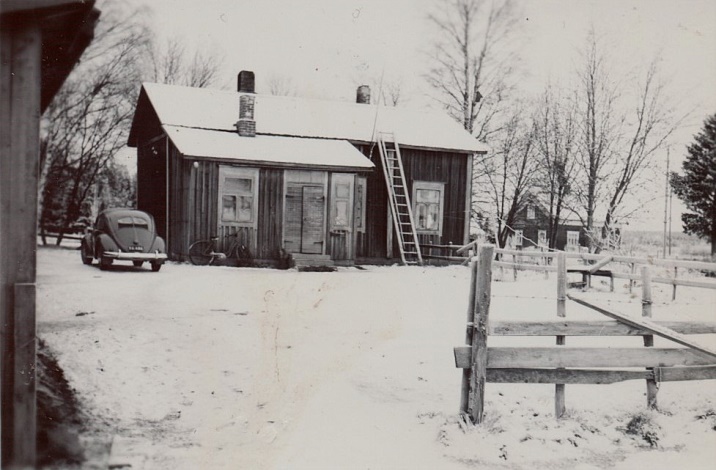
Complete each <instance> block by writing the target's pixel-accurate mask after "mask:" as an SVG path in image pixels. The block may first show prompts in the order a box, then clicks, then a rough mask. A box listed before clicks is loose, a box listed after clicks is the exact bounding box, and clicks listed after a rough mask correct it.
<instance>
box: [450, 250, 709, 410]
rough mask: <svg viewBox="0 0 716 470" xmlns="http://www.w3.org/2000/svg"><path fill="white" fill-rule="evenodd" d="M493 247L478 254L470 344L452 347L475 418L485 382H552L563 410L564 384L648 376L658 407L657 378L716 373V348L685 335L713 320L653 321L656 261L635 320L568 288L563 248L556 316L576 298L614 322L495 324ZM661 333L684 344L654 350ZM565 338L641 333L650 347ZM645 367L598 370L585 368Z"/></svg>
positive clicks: (464, 404)
mask: <svg viewBox="0 0 716 470" xmlns="http://www.w3.org/2000/svg"><path fill="white" fill-rule="evenodd" d="M495 251H498V250H495V249H494V247H493V246H491V245H486V246H483V247H481V248H480V251H479V254H478V256H477V257H476V258H474V259H473V261H472V265H471V269H472V282H471V284H470V297H469V303H468V305H469V306H468V312H467V328H466V340H465V342H466V346H459V347H456V348H454V354H455V365H456V367H458V368H461V369H463V382H462V390H461V402H460V412H461V414H463V415H464V416H466V417H469V418H470V419H471V420H472V422H474V423H476V424H477V423H481V422H482V420H483V415H484V397H485V383H486V382H502V383H541V384H544V383H554V384H555V415H556V416H557V417H561V416H562V415H563V414H564V412H565V404H564V403H565V402H564V397H565V384H609V383H615V382H621V381H624V380H634V379H641V380H645V381H646V387H647V406H649V407H651V408H655V407H656V405H657V390H658V383H659V382H666V381H681V380H704V379H716V350H713V349H711V348H708V347H705V346H702V345H700V344H699V343H697V342H695V341H693V340H692V339H691V338H689V337H688V336H686V335H690V334H704V333H716V323H712V322H652V321H650V320H649V318H650V317H651V302H652V301H651V281H652V279H651V275H650V269H651V268H650V267H649V266H644V267H642V270H641V271H642V273H641V280H642V317H643V318H641V319H639V318H633V317H629V316H626V315H623V314H621V313H618V312H614V311H609V310H607V309H604V308H601V307H598V306H596V305H592V304H590V303H588V302H586V301H584V300H582V299H579V298H576V297H574V296H568V294H567V288H568V284H567V265H566V258H567V255H566V254H565V253H559V254H557V255H556V256H557V272H558V280H557V305H556V307H557V308H556V310H557V317H566V301H567V300H568V299H572V300H574V301H576V302H578V303H580V304H582V305H584V306H587V307H589V308H591V309H593V310H596V311H598V312H600V313H602V314H604V315H606V316H608V317H611V318H614V319H616V321H568V320H560V321H543V322H495V323H494V324H490V323H489V312H490V292H491V281H492V266H493V265H494V263H493V261H492V260H493V258H494V253H495ZM488 335H493V336H505V335H511V336H555V337H556V346H557V347H548V348H545V347H518V348H513V347H497V348H496V347H488V345H487V338H488ZM654 335H658V336H662V337H664V338H667V339H669V340H671V341H674V342H676V343H678V344H680V345H682V346H686V348H655V347H653V346H654V339H653V336H654ZM567 336H602V337H604V336H643V338H644V346H645V347H644V348H580V347H567V346H565V342H566V337H567ZM635 367H638V368H643V369H642V370H615V369H606V370H594V369H587V368H635Z"/></svg>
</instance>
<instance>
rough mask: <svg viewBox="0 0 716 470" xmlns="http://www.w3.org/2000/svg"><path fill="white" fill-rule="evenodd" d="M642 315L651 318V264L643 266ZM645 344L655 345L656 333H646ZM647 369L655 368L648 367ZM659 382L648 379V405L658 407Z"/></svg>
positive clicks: (652, 407)
mask: <svg viewBox="0 0 716 470" xmlns="http://www.w3.org/2000/svg"><path fill="white" fill-rule="evenodd" d="M641 282H642V283H641V316H642V317H648V318H651V270H650V269H649V266H643V267H642V268H641ZM644 346H645V347H647V348H650V347H652V346H654V335H644ZM647 370H654V369H653V368H647ZM658 391H659V384H657V383H656V380H654V379H646V406H647V407H648V408H650V409H656V394H657V392H658Z"/></svg>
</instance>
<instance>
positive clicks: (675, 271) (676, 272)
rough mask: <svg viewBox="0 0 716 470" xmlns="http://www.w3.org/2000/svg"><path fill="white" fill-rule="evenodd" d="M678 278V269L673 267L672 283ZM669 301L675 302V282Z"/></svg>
mask: <svg viewBox="0 0 716 470" xmlns="http://www.w3.org/2000/svg"><path fill="white" fill-rule="evenodd" d="M678 276H679V268H678V267H677V266H674V281H676V278H677V277H678ZM671 300H676V282H674V287H673V289H672V290H671Z"/></svg>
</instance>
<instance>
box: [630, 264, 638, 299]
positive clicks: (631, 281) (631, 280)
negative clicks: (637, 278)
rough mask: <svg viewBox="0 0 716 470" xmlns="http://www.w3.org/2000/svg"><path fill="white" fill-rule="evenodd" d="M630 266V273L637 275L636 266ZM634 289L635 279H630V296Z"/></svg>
mask: <svg viewBox="0 0 716 470" xmlns="http://www.w3.org/2000/svg"><path fill="white" fill-rule="evenodd" d="M629 265H630V270H629V272H631V273H632V274H634V273H636V264H634V263H629ZM633 288H634V279H629V293H630V294H631V292H632V289H633Z"/></svg>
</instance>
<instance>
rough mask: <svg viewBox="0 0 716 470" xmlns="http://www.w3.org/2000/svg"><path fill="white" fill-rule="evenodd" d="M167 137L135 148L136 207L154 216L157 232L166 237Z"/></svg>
mask: <svg viewBox="0 0 716 470" xmlns="http://www.w3.org/2000/svg"><path fill="white" fill-rule="evenodd" d="M166 151H167V138H166V137H162V138H160V139H158V140H154V141H153V142H151V143H146V144H144V145H141V146H140V147H139V148H138V149H137V209H139V210H143V211H145V212H148V213H149V214H151V215H152V216H153V217H154V221H155V222H156V225H157V232H158V233H159V235H160V236H162V237H164V238H166V232H167V230H166V196H167V192H166V181H167V180H166V162H167V155H166Z"/></svg>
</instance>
